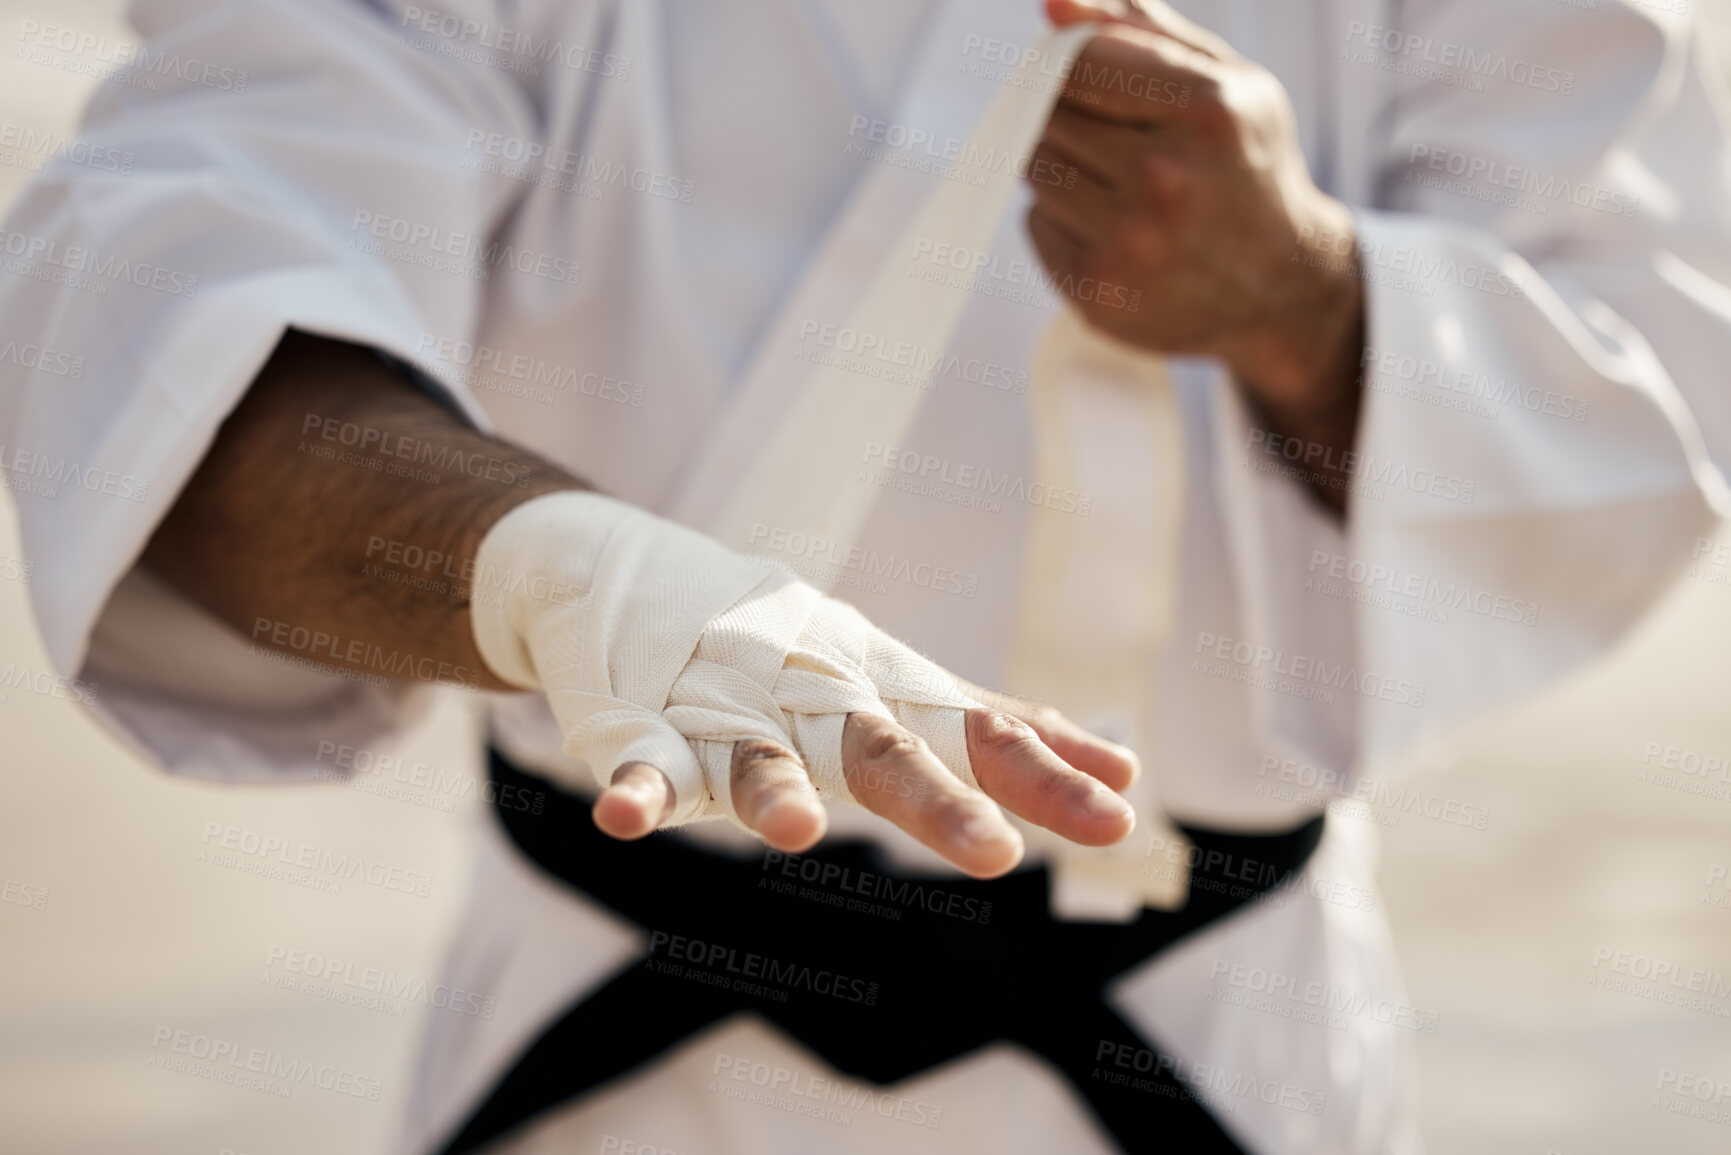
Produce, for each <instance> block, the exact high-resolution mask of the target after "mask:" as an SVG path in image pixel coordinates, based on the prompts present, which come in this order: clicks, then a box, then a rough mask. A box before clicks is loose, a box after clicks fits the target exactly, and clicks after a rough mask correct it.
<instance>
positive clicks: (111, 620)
mask: <svg viewBox="0 0 1731 1155" xmlns="http://www.w3.org/2000/svg"><path fill="white" fill-rule="evenodd" d="M494 7H495V5H494V3H493V2H492V0H443V4H442V8H443V13H442V14H440V13H435V14H434V20H433V22H432V27H431V29H430V30H429V29H427V28H425V27H423V26H422V25H423V23H424V22H425V13H424V12H422V10H420V9H414V8H409V7H407V6H395V5H389V4H384V3H380V4H377V5H373V4H367V3H362V2H359V0H135V2H134V3H133V5H132V8H131V13H130V19H131V21H132V23H133V25H134V26H135V27H136V29H137V30H138V32H139V33H140V35H141V37H142V39H143V44H142V47H140V48H138V49H137V50H132V49H130V48H127V49H125V50H118V49H104V50H103V51H104V53H106V54H107V55H108V56H110V57H111V58H113V59H115V60H116V61H117V62H118V71H117V72H115V74H114V75H113V77H112V78H111V79H109V80H107V81H105V82H104V84H103V85H102V86H101V88H100V90H99V93H98V95H97V97H96V98H95V100H94V102H93V103H92V105H91V107H90V109H89V112H88V115H87V119H86V124H85V126H84V129H83V136H82V139H83V140H85V141H87V142H89V146H90V147H89V150H88V151H87V152H86V153H85V154H84V160H85V162H84V163H75V160H74V159H73V158H70V157H69V158H67V159H64V160H62V161H60V162H57V163H56V164H55V165H53V166H52V167H50V168H48V169H46V170H44V172H43V173H42V174H41V175H40V176H39V177H38V179H37V180H36V181H35V182H34V183H33V184H32V185H31V186H30V187H29V188H28V190H27V191H26V192H25V193H24V195H23V197H22V199H21V200H20V201H19V202H18V204H17V205H16V207H15V208H14V209H13V210H12V212H11V213H10V215H9V217H8V218H7V220H6V222H5V224H4V226H3V231H0V249H3V250H4V254H5V258H6V263H5V265H4V273H3V275H0V317H5V318H6V322H5V329H6V332H5V336H6V337H7V338H9V339H14V340H16V341H17V342H18V343H19V344H20V346H23V345H25V344H28V345H30V346H33V347H35V348H37V349H39V350H40V351H41V352H40V353H39V354H38V355H36V356H34V357H32V358H28V359H26V358H20V357H13V358H0V444H3V445H4V447H5V448H4V450H3V452H4V453H5V454H6V459H5V462H4V470H3V472H4V476H5V480H6V483H7V486H8V488H10V489H11V490H12V493H13V496H14V498H15V501H16V505H17V509H18V518H19V523H20V532H21V536H22V541H23V546H24V550H25V552H26V555H27V556H28V557H29V558H31V559H32V561H33V562H34V564H35V566H36V567H37V570H38V572H39V573H40V574H41V575H42V578H41V579H40V580H38V581H36V582H34V583H32V585H31V587H30V592H31V597H32V601H33V607H34V610H35V614H36V619H37V622H38V625H39V627H40V629H41V633H42V637H43V640H44V642H45V643H46V648H47V651H48V654H49V656H50V658H51V660H52V662H53V663H54V665H55V667H56V668H57V669H58V670H59V671H60V672H61V673H62V674H63V675H74V674H77V675H80V676H82V677H83V678H84V680H86V681H87V682H94V683H95V684H96V686H97V687H98V689H97V692H95V693H94V694H92V695H88V696H87V698H88V700H91V701H92V702H93V704H94V705H95V707H96V708H97V710H98V712H99V714H100V715H101V716H102V718H103V719H104V720H105V721H106V722H108V723H109V724H110V726H111V727H112V728H114V729H115V730H117V732H118V733H119V734H120V735H121V736H122V737H123V738H124V739H126V740H128V741H129V742H130V743H131V744H133V745H134V746H135V747H136V748H138V749H139V750H140V751H141V752H142V753H143V754H144V755H145V756H146V757H148V758H151V759H153V760H155V761H157V762H158V763H159V764H162V765H164V766H165V767H167V768H168V769H171V770H175V771H179V772H184V773H189V774H194V775H199V776H207V777H218V778H248V777H267V776H270V775H272V774H273V773H280V772H282V771H285V770H288V769H291V768H293V767H301V768H303V769H315V770H316V769H317V766H316V763H317V762H318V761H320V759H319V757H318V751H319V749H320V745H321V744H322V743H329V744H332V745H341V744H352V743H354V742H357V741H365V740H366V739H367V738H368V736H373V737H378V736H380V735H381V733H382V732H385V731H388V730H390V729H391V728H392V727H393V726H394V725H396V724H398V723H400V722H402V721H403V720H404V719H405V718H406V717H407V716H408V714H409V713H411V712H412V707H413V705H414V703H415V701H416V699H417V698H419V697H422V696H424V694H425V691H424V690H413V691H411V690H408V689H405V688H403V687H402V686H400V685H396V684H393V683H388V682H386V681H385V680H384V679H382V678H378V679H373V678H367V679H361V680H353V679H345V678H340V677H336V676H333V675H332V674H330V673H329V672H328V671H324V672H321V671H319V670H317V669H310V668H308V667H309V666H310V665H311V663H303V664H297V665H291V664H288V663H285V662H284V661H282V660H281V657H280V656H279V655H274V654H270V653H269V652H268V651H265V650H264V649H262V648H259V647H253V646H252V645H251V644H250V642H249V641H248V639H245V638H243V637H241V636H240V635H238V634H236V633H235V632H234V631H232V630H230V629H228V628H227V627H226V626H221V625H219V624H218V623H216V622H215V620H214V619H212V618H210V617H208V616H207V615H204V614H203V612H202V611H199V610H195V609H193V608H192V607H191V606H190V605H189V604H188V603H186V602H185V601H184V600H181V599H179V598H178V596H177V595H175V594H173V593H172V592H170V591H168V590H167V589H166V588H165V587H163V586H161V585H160V584H159V583H155V582H153V581H151V580H150V579H149V578H148V577H147V576H145V575H142V574H140V573H138V572H136V571H133V565H134V561H135V559H136V558H137V557H138V555H139V553H140V552H141V550H142V549H143V547H144V545H145V543H146V541H147V540H148V539H149V537H150V535H151V533H152V532H153V530H154V528H155V526H156V524H157V523H158V521H159V520H160V519H161V518H162V516H163V515H164V513H165V512H166V511H167V510H168V509H169V507H170V506H171V505H172V504H173V502H174V501H175V498H176V495H177V493H178V492H179V490H180V489H181V488H182V486H183V485H184V484H185V482H186V481H187V479H188V477H189V476H190V475H191V473H192V471H193V470H194V468H195V467H196V466H197V465H198V463H199V461H200V460H201V459H202V457H203V455H204V453H205V451H206V449H207V448H208V447H209V445H210V444H211V442H212V440H213V438H214V436H215V434H216V431H217V428H218V426H219V425H220V423H221V422H222V420H223V419H224V417H225V416H226V415H227V413H228V412H229V411H230V409H231V408H232V407H233V406H234V405H235V403H236V402H237V401H238V400H239V398H240V397H241V396H242V395H243V394H244V393H245V391H246V389H247V387H248V386H249V384H250V383H251V381H252V380H253V379H254V377H255V376H256V374H257V373H258V371H259V369H260V368H261V367H262V366H263V364H264V363H265V361H266V360H267V359H268V357H269V355H270V353H271V351H272V349H273V348H274V347H275V345H276V343H277V341H278V340H279V338H280V337H281V335H282V334H283V332H284V331H285V329H286V328H288V327H295V328H298V329H302V330H305V331H308V332H312V333H316V334H322V335H326V336H330V337H334V338H340V339H345V340H348V341H353V342H356V343H360V344H364V345H368V346H372V347H374V348H376V349H378V350H380V351H381V352H382V353H385V354H388V355H390V356H393V357H395V358H397V359H400V360H401V361H402V362H404V363H405V364H406V365H408V366H411V367H412V366H415V365H417V363H419V364H422V365H423V366H425V368H426V371H427V375H426V378H425V379H426V380H427V381H428V382H429V383H431V382H432V381H433V377H432V373H431V369H432V366H431V365H427V363H426V362H427V358H428V350H429V347H430V345H431V344H432V343H433V342H434V341H435V340H437V339H440V338H452V337H454V338H458V339H460V338H461V337H462V336H463V335H466V334H472V333H473V332H474V328H475V324H476V318H477V314H478V311H479V309H480V307H481V302H482V294H483V291H484V289H485V286H486V282H487V280H488V278H489V276H491V275H497V272H496V270H494V269H493V268H492V267H491V265H492V261H491V258H490V254H491V253H492V252H493V251H494V249H493V246H492V245H491V244H490V242H489V238H490V236H491V235H492V234H493V233H494V231H495V229H496V228H497V227H498V226H499V225H500V222H501V219H502V218H503V217H504V215H505V214H506V213H507V212H508V210H509V209H510V207H511V204H512V194H513V192H515V191H517V190H519V189H520V188H521V186H520V185H514V184H512V183H511V182H508V181H501V180H499V179H497V178H496V177H495V178H488V177H486V176H484V175H483V174H482V173H481V172H480V171H478V168H477V167H476V166H473V163H472V159H471V158H473V157H476V156H478V155H479V153H478V152H477V151H476V150H475V149H474V147H473V145H474V143H475V142H476V141H477V140H483V141H484V140H487V139H489V137H490V135H491V134H498V135H497V136H492V137H491V138H492V139H516V140H519V141H533V140H534V139H535V137H536V131H537V130H536V119H535V116H534V112H533V108H532V104H531V100H530V97H529V95H528V94H527V93H526V92H525V91H524V90H523V89H522V88H521V87H519V77H518V74H517V73H516V72H514V71H513V70H511V69H510V68H508V67H503V66H500V64H499V62H498V61H493V62H492V63H491V64H489V63H488V61H487V58H486V57H484V56H480V55H479V50H478V49H477V48H476V47H475V46H474V44H473V43H472V41H473V40H475V39H476V37H475V36H474V35H472V34H471V31H470V30H473V29H485V28H488V27H493V28H497V27H500V25H499V23H498V16H497V14H496V13H495V12H494V11H493V9H494ZM417 13H420V16H417V15H416V14H417ZM441 21H443V24H441V23H440V22H441ZM25 34H26V39H27V40H28V38H29V36H30V35H37V36H42V37H47V43H46V45H45V46H44V50H45V51H47V50H53V49H55V47H56V45H57V44H58V42H59V40H61V39H64V37H65V35H66V33H65V31H64V30H60V29H46V30H44V29H41V28H39V29H37V30H36V31H35V32H34V33H32V32H31V30H30V29H26V32H25ZM78 35H85V34H83V33H79V34H78ZM86 38H87V39H89V38H88V37H86ZM60 47H62V48H63V47H64V45H60ZM478 57H479V58H478ZM507 63H508V62H507ZM91 156H97V157H109V158H118V159H117V160H115V163H113V164H112V165H110V164H98V163H91V162H90V161H89V159H88V158H89V157H91ZM435 334H436V335H438V336H437V337H435V336H434V335H435ZM26 360H29V361H31V362H32V365H26V364H24V362H25V361H26ZM429 387H437V386H432V385H431V384H429ZM442 388H443V390H444V393H445V395H446V396H447V397H448V398H449V400H450V402H451V403H452V404H454V405H455V406H456V407H457V408H458V409H459V410H460V411H461V412H462V413H463V414H464V415H465V416H466V417H467V418H468V419H469V420H470V421H472V422H474V423H475V424H477V425H481V426H483V427H484V426H485V416H484V414H483V413H482V411H481V408H480V406H479V405H478V404H477V403H476V401H475V399H474V398H473V397H472V396H471V395H470V394H469V393H468V392H467V390H466V389H464V388H463V387H462V386H461V385H459V384H453V383H450V382H449V381H446V382H445V383H444V385H443V386H442ZM311 420H312V419H309V422H310V421H311ZM308 438H309V443H311V442H312V441H314V440H316V438H315V432H309V433H308ZM318 444H320V445H323V444H324V442H323V441H322V440H320V441H318ZM303 448H304V446H303ZM332 448H333V449H340V448H342V446H341V445H338V444H335V443H333V444H332ZM129 571H133V572H132V574H131V576H130V577H127V575H128V574H129ZM123 578H125V579H126V580H125V581H124V582H123ZM117 591H118V592H117ZM81 700H85V698H84V697H81ZM327 768H328V767H327Z"/></svg>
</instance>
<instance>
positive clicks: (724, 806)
mask: <svg viewBox="0 0 1731 1155" xmlns="http://www.w3.org/2000/svg"><path fill="white" fill-rule="evenodd" d="M477 563H478V565H477V569H478V572H479V574H480V578H481V581H483V582H484V583H486V585H487V586H488V587H489V588H492V589H496V590H501V591H503V593H502V596H501V597H500V598H498V599H496V600H495V599H477V600H476V601H475V603H474V606H473V609H472V610H471V618H472V621H473V623H474V631H475V641H476V645H477V647H478V648H479V649H480V651H481V656H482V657H483V658H484V659H485V660H486V662H487V664H488V666H489V667H491V668H492V669H493V671H494V672H495V673H497V674H498V675H499V676H500V677H501V678H503V679H504V680H506V681H509V682H511V683H512V684H514V685H518V686H522V687H523V688H525V689H541V690H544V691H546V694H547V700H548V703H549V705H550V706H551V707H552V709H553V714H554V716H555V718H557V719H558V721H559V725H560V730H561V732H562V733H563V734H564V735H565V751H566V753H568V754H570V755H571V756H572V757H573V758H574V759H576V760H577V761H579V762H581V763H583V764H585V765H586V766H587V767H588V770H589V773H590V775H591V776H592V777H593V778H594V779H595V781H596V783H597V784H599V785H605V784H606V783H607V782H608V781H609V780H610V779H611V777H612V774H613V772H614V771H615V770H616V769H618V767H620V766H621V765H623V764H625V763H627V762H646V763H648V764H650V765H652V766H655V767H657V768H659V769H660V770H662V771H663V772H664V773H665V774H666V775H667V777H668V780H669V781H670V782H671V783H672V785H673V790H674V811H673V814H672V816H671V818H670V822H671V823H672V824H678V823H681V822H688V821H691V820H693V819H698V818H706V817H713V816H720V815H725V816H727V817H729V818H731V819H733V820H734V821H735V822H738V821H739V815H738V813H737V811H736V810H735V809H734V805H733V800H732V790H731V778H732V754H733V746H734V743H736V742H738V741H740V740H743V739H750V738H764V739H769V740H770V741H774V742H779V743H781V744H782V745H784V746H786V747H788V748H790V749H792V750H794V751H796V752H797V753H798V754H799V755H800V757H801V758H802V759H803V760H804V761H805V763H806V765H807V767H808V769H809V771H810V773H811V776H812V780H813V782H814V784H815V785H816V786H817V788H818V791H819V793H820V794H822V795H825V796H827V797H833V798H838V799H841V800H844V801H853V796H852V794H851V792H850V791H849V790H848V787H847V782H846V779H845V776H844V774H843V770H842V761H841V732H842V725H843V723H844V721H845V720H846V716H847V715H848V714H850V713H862V712H863V713H872V714H880V715H884V716H888V717H894V718H896V719H898V720H899V721H901V722H902V724H903V725H905V726H907V727H908V729H910V730H912V731H913V732H914V733H916V734H919V735H920V736H921V737H922V738H924V739H925V740H926V742H927V743H928V744H929V745H930V746H931V747H932V750H933V752H934V753H935V754H936V755H937V756H938V757H939V758H940V759H941V760H942V761H943V762H944V764H945V765H946V766H947V767H949V769H950V770H951V771H952V772H953V773H955V774H956V775H957V776H958V777H959V778H961V779H962V780H963V781H964V782H967V783H968V784H970V785H972V784H973V783H974V779H973V775H972V773H971V771H970V769H969V766H968V756H967V741H966V737H965V735H964V733H963V729H962V712H963V710H965V709H966V708H967V707H968V706H971V705H974V703H973V701H972V700H971V699H969V698H967V697H966V696H964V695H963V694H962V693H961V692H960V691H959V690H958V689H957V688H956V684H955V681H954V679H952V678H951V677H950V676H949V675H947V674H945V673H944V672H943V671H942V670H940V669H939V668H938V667H936V666H934V665H933V664H932V663H930V662H928V661H927V660H926V659H925V658H923V657H921V656H920V655H918V654H916V653H914V652H913V651H912V650H909V649H908V648H907V647H905V646H903V645H901V644H900V643H898V642H896V641H894V640H893V639H891V638H889V637H888V636H886V635H885V634H883V633H882V632H881V631H879V630H878V629H877V628H876V627H874V626H872V625H871V623H869V622H868V621H866V620H865V618H864V617H862V616H861V615H860V614H859V613H858V611H856V610H854V609H853V608H852V607H850V606H847V605H844V604H842V603H840V602H836V601H833V600H831V599H829V598H826V597H824V596H823V595H821V594H819V593H818V592H817V591H816V590H814V589H812V588H811V587H809V586H806V585H804V584H802V583H800V582H798V581H796V580H794V579H793V578H791V577H789V576H788V575H786V574H784V573H782V572H780V571H778V570H774V569H766V568H765V567H763V566H761V565H758V564H756V563H754V562H752V561H750V560H749V559H747V558H744V557H742V556H740V555H739V554H736V553H734V552H733V551H731V550H728V549H726V548H724V547H722V546H721V545H719V544H718V543H716V542H715V541H713V540H712V539H710V538H708V537H705V536H703V535H702V534H699V533H695V532H693V531H692V530H689V529H686V528H684V527H682V526H679V525H676V524H674V523H672V522H669V521H666V520H664V519H662V518H658V517H655V516H654V515H652V514H648V513H645V512H643V511H642V510H639V509H636V508H634V507H632V506H629V505H626V504H624V503H623V502H619V501H615V500H613V499H611V498H608V497H603V496H601V495H599V494H593V493H555V494H547V495H545V496H542V497H538V498H534V499H533V500H531V501H527V502H525V503H524V504H522V505H520V506H518V507H517V508H516V509H514V510H512V511H511V512H510V513H508V514H506V515H505V516H504V517H503V518H501V519H500V520H499V521H498V522H497V523H496V524H495V525H494V526H493V527H492V528H491V529H490V530H489V531H488V532H487V535H486V537H485V538H484V539H483V540H482V542H481V548H480V551H479V555H478V557H477ZM742 825H743V824H742Z"/></svg>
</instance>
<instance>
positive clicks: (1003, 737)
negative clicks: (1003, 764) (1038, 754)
mask: <svg viewBox="0 0 1731 1155" xmlns="http://www.w3.org/2000/svg"><path fill="white" fill-rule="evenodd" d="M968 730H969V736H970V737H971V738H972V739H973V746H974V749H975V751H976V752H977V753H979V754H991V755H997V756H999V757H1003V756H1012V755H1017V754H1023V753H1026V752H1028V751H1030V750H1032V749H1034V748H1037V747H1038V746H1040V745H1041V743H1040V736H1039V735H1038V734H1036V733H1034V728H1033V727H1032V726H1030V725H1028V724H1027V723H1026V722H1024V721H1022V720H1021V719H1020V718H1017V717H1014V716H1012V715H1010V714H1005V713H1003V712H1002V711H999V710H984V709H976V710H970V711H968Z"/></svg>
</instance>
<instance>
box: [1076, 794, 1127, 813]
mask: <svg viewBox="0 0 1731 1155" xmlns="http://www.w3.org/2000/svg"><path fill="white" fill-rule="evenodd" d="M1082 812H1083V813H1084V814H1086V815H1087V816H1088V817H1090V818H1122V817H1124V815H1126V814H1128V813H1130V804H1129V803H1128V802H1126V801H1124V799H1123V798H1122V797H1121V796H1120V795H1117V794H1114V793H1112V792H1111V791H1110V790H1104V789H1102V790H1093V791H1090V792H1089V794H1088V797H1086V798H1084V799H1083V800H1082Z"/></svg>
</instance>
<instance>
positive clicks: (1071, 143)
mask: <svg viewBox="0 0 1731 1155" xmlns="http://www.w3.org/2000/svg"><path fill="white" fill-rule="evenodd" d="M1040 144H1041V146H1042V147H1044V148H1050V149H1052V150H1054V151H1055V152H1056V153H1057V155H1058V156H1059V158H1060V159H1061V160H1062V161H1063V162H1066V163H1069V164H1072V165H1075V166H1076V167H1077V168H1079V169H1081V170H1082V171H1084V172H1086V173H1088V174H1090V175H1091V176H1092V177H1093V178H1094V180H1095V181H1096V182H1097V183H1099V184H1101V185H1104V186H1105V187H1106V188H1109V189H1114V190H1115V189H1118V188H1119V187H1121V186H1122V185H1123V184H1124V183H1125V182H1126V181H1127V180H1128V179H1129V177H1130V166H1131V165H1132V164H1133V163H1134V158H1136V157H1138V156H1141V155H1142V154H1143V153H1145V152H1147V151H1148V146H1149V138H1148V134H1147V133H1146V132H1145V131H1143V130H1140V129H1136V128H1132V127H1131V126H1129V125H1127V124H1122V123H1120V122H1118V121H1115V120H1102V119H1100V118H1099V117H1098V116H1095V115H1093V114H1092V113H1091V112H1088V111H1086V110H1084V109H1080V108H1073V107H1069V106H1066V105H1059V106H1058V107H1057V108H1054V109H1053V110H1052V117H1051V119H1050V120H1048V121H1047V122H1046V132H1045V135H1044V136H1042V137H1041V138H1040Z"/></svg>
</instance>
